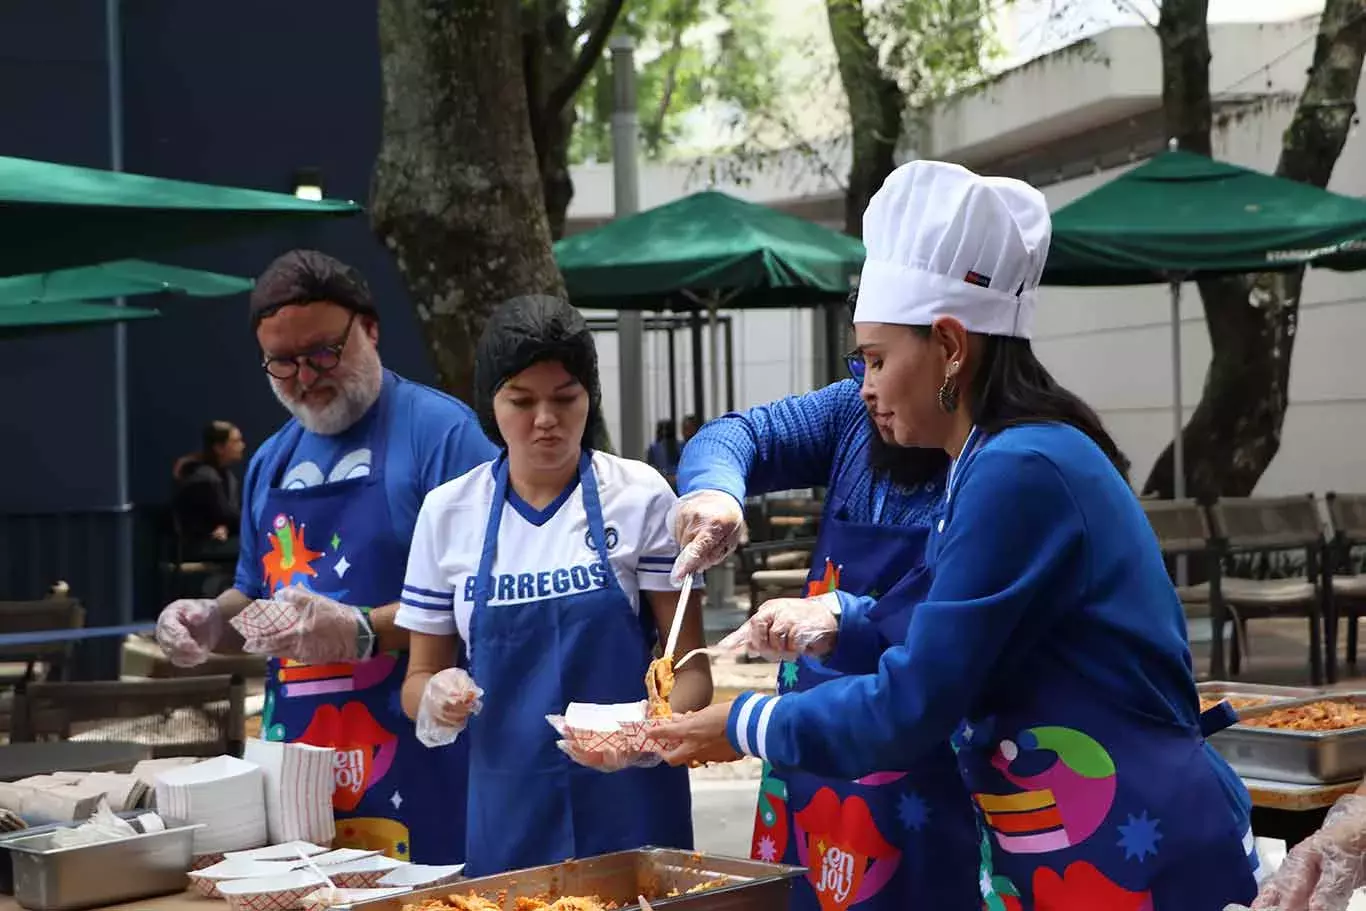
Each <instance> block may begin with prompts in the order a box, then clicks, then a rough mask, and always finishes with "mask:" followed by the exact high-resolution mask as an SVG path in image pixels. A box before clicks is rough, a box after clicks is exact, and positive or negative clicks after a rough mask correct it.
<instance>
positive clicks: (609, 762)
mask: <svg viewBox="0 0 1366 911" xmlns="http://www.w3.org/2000/svg"><path fill="white" fill-rule="evenodd" d="M555 746H557V747H559V749H560V752H561V753H563V754H564V755H566V756H568V757H569V758H570V759H572V760H574V761H575V762H577V763H578V764H579V765H581V766H584V767H585V768H589V769H596V770H597V771H599V772H621V771H624V770H625V769H651V768H654V767H655V766H657V765H659V764H660V763H661V762H663V761H664V757H663V756H661V755H659V754H658V753H630V752H627V751H625V750H617V749H613V748H611V747H607V748H605V749H603V750H600V751H596V752H592V753H588V752H584V751H583V750H580V749H579V748H578V747H576V746H574V745H573V744H572V743H570V742H569V741H568V740H557V741H555Z"/></svg>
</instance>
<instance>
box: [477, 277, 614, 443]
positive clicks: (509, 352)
mask: <svg viewBox="0 0 1366 911" xmlns="http://www.w3.org/2000/svg"><path fill="white" fill-rule="evenodd" d="M543 361H555V362H557V363H559V364H561V365H562V366H563V367H564V369H565V370H566V371H567V372H568V373H569V375H570V376H572V377H574V379H576V380H578V381H579V383H580V384H581V385H582V386H583V388H584V389H585V390H586V391H587V392H588V423H587V424H586V425H585V426H584V430H583V442H582V446H583V448H584V449H601V448H603V447H605V446H606V441H607V425H606V422H605V421H604V420H603V417H602V382H601V381H600V380H599V378H598V348H597V345H596V344H595V343H594V341H593V332H592V330H590V329H589V328H588V323H587V322H586V321H585V320H584V318H583V314H581V313H579V311H578V310H576V309H575V308H574V307H572V306H571V305H570V304H569V302H568V301H564V300H561V299H560V298H558V297H551V296H549V295H545V294H529V295H525V296H523V297H514V298H512V299H511V300H509V301H505V302H504V303H503V304H501V305H500V306H499V307H498V308H497V309H495V310H494V311H493V313H491V314H490V315H489V318H488V322H486V323H485V324H484V331H483V334H482V335H480V336H479V345H478V347H477V348H476V350H475V356H474V405H475V408H474V410H475V412H476V413H477V414H478V415H479V426H480V427H481V428H482V429H483V431H484V435H485V436H487V437H488V438H489V439H490V440H492V441H493V442H494V443H495V444H496V445H498V446H502V447H503V448H505V449H506V448H507V441H506V440H504V439H503V435H502V434H501V433H500V432H499V431H498V421H497V420H496V419H495V418H494V415H493V397H494V395H495V394H496V393H497V392H498V390H499V389H500V388H501V387H502V385H503V383H505V382H507V381H508V380H509V379H511V378H512V377H514V376H516V375H517V374H519V373H521V372H522V371H523V370H525V369H527V368H528V367H531V366H533V365H535V364H539V363H541V362H543Z"/></svg>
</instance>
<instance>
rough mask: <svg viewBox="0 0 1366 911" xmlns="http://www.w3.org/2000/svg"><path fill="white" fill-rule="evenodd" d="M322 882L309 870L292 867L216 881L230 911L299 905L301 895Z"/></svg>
mask: <svg viewBox="0 0 1366 911" xmlns="http://www.w3.org/2000/svg"><path fill="white" fill-rule="evenodd" d="M326 886H327V883H325V882H324V881H323V880H322V879H321V878H320V877H319V876H318V875H317V874H316V873H313V872H312V871H311V870H293V871H291V872H289V873H282V874H280V875H278V876H266V877H261V878H253V879H231V880H228V881H226V882H222V883H219V884H218V891H219V893H220V894H221V895H222V896H223V897H224V898H225V899H227V900H228V907H229V908H231V909H232V911H293V909H295V908H300V907H303V900H304V896H305V895H308V894H309V893H310V892H316V891H317V890H318V889H319V888H324V887H326Z"/></svg>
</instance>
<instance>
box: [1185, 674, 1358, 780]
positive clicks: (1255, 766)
mask: <svg viewBox="0 0 1366 911" xmlns="http://www.w3.org/2000/svg"><path fill="white" fill-rule="evenodd" d="M1202 695H1204V694H1203V693H1202ZM1249 695H1251V694H1249ZM1322 696H1323V699H1324V700H1332V701H1341V700H1350V701H1352V702H1354V703H1356V704H1357V705H1361V706H1366V692H1345V693H1344V692H1338V693H1323V694H1322ZM1209 742H1210V744H1211V745H1212V746H1213V747H1214V748H1215V749H1216V750H1218V751H1219V754H1220V755H1221V756H1223V757H1224V759H1226V760H1227V761H1228V764H1229V765H1231V766H1233V770H1234V771H1235V772H1237V773H1238V774H1239V775H1241V776H1243V777H1244V778H1262V779H1266V780H1268V781H1283V782H1290V783H1293V784H1337V783H1339V782H1344V781H1355V780H1358V779H1360V778H1361V777H1362V775H1363V773H1366V725H1363V726H1361V727H1354V728H1344V729H1343V730H1340V731H1324V732H1321V733H1320V732H1313V731H1286V730H1279V729H1276V728H1263V727H1253V726H1251V725H1243V724H1235V725H1234V726H1233V727H1230V728H1226V729H1224V730H1222V731H1220V732H1219V733H1217V734H1215V735H1214V736H1212V737H1211V738H1210V739H1209Z"/></svg>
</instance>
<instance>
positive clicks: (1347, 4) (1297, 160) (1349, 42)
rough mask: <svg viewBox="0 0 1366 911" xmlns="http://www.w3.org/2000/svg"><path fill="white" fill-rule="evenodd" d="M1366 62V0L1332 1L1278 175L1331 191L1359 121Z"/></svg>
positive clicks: (1325, 9) (1322, 22) (1325, 11)
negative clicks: (1330, 182)
mask: <svg viewBox="0 0 1366 911" xmlns="http://www.w3.org/2000/svg"><path fill="white" fill-rule="evenodd" d="M1363 58H1366V0H1327V2H1326V3H1325V4H1324V6H1323V16H1322V18H1320V19H1319V33H1318V37H1317V39H1316V40H1315V43H1314V62H1313V64H1311V65H1310V67H1309V79H1308V81H1307V82H1306V83H1305V86H1304V94H1303V95H1301V96H1300V103H1299V104H1298V105H1296V107H1295V115H1294V117H1293V118H1292V120H1291V121H1290V128H1289V129H1288V130H1286V133H1285V141H1284V144H1283V145H1282V147H1281V157H1280V161H1279V162H1277V164H1276V175H1277V176H1278V177H1288V178H1289V179H1291V180H1297V181H1299V182H1300V183H1307V184H1312V185H1313V186H1316V187H1320V188H1323V187H1327V186H1328V180H1329V178H1330V177H1332V176H1333V167H1334V166H1335V165H1336V164H1337V160H1338V156H1339V155H1341V154H1342V147H1343V146H1344V145H1346V143H1347V135H1348V133H1350V132H1351V129H1352V120H1353V119H1354V118H1355V117H1356V113H1357V107H1356V95H1357V87H1358V86H1359V85H1360V84H1361V70H1362V60H1363Z"/></svg>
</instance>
